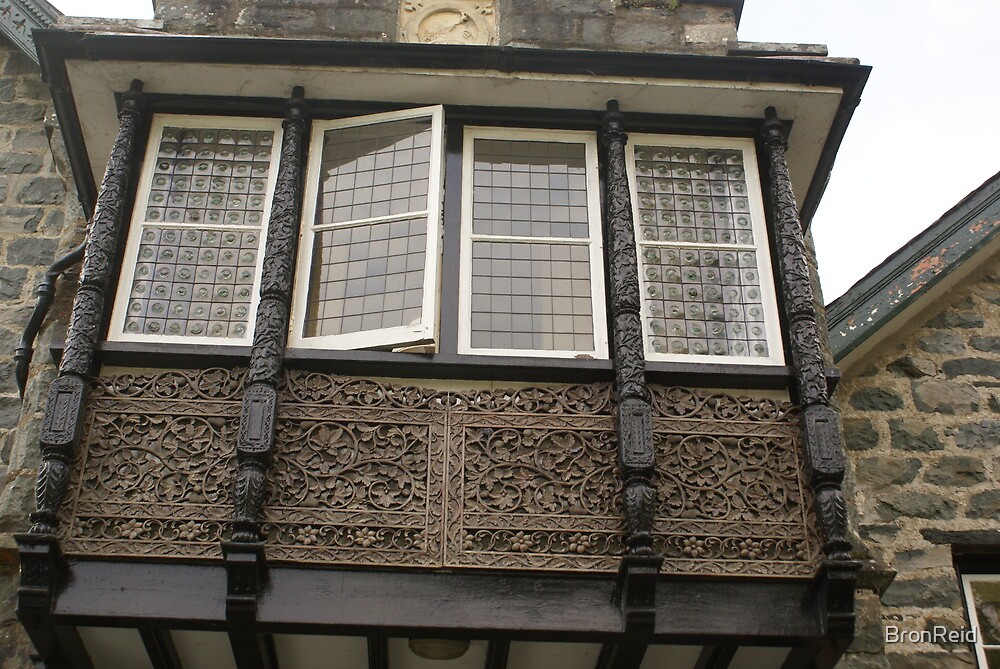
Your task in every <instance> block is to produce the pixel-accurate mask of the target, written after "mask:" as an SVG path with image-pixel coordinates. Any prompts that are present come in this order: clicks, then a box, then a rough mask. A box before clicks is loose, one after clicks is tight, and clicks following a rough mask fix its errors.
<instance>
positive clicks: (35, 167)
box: [0, 153, 42, 174]
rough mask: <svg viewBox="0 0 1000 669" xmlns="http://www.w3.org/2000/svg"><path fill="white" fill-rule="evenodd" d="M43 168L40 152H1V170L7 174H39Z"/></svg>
mask: <svg viewBox="0 0 1000 669" xmlns="http://www.w3.org/2000/svg"><path fill="white" fill-rule="evenodd" d="M41 169H42V156H41V155H40V154H37V153H0V172H4V173H5V174H37V173H38V172H39V170H41Z"/></svg>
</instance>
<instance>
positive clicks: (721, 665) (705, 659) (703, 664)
mask: <svg viewBox="0 0 1000 669" xmlns="http://www.w3.org/2000/svg"><path fill="white" fill-rule="evenodd" d="M738 649H739V646H705V648H704V649H703V650H702V651H701V655H699V656H698V661H697V662H695V664H694V669H727V668H728V667H729V663H730V662H732V661H733V656H734V655H736V651H737V650H738Z"/></svg>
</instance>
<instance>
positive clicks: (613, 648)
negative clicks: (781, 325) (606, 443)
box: [598, 100, 663, 669]
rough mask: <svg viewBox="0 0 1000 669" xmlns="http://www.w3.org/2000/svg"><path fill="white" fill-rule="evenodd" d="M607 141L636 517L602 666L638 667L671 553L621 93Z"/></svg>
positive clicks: (630, 507)
mask: <svg viewBox="0 0 1000 669" xmlns="http://www.w3.org/2000/svg"><path fill="white" fill-rule="evenodd" d="M603 126H604V132H603V134H602V141H603V144H604V150H605V175H604V178H605V208H606V218H605V235H606V238H607V253H608V259H609V263H608V264H609V270H610V271H609V275H610V283H611V286H610V310H611V337H612V347H613V354H612V362H613V364H614V368H615V388H616V393H617V399H618V425H617V428H618V460H619V466H620V468H621V473H622V499H623V502H624V506H625V520H626V523H627V525H628V536H627V538H626V545H627V546H628V555H626V556H625V557H624V558H623V559H622V565H621V569H620V571H619V580H620V584H621V602H622V617H623V620H624V624H625V639H624V641H623V642H621V643H618V644H611V645H607V646H605V648H604V650H603V651H602V653H601V658H600V660H599V662H598V666H599V667H601V668H602V669H604V668H605V667H607V668H613V669H624V668H625V667H638V666H639V664H640V663H641V662H642V658H643V656H644V655H645V652H646V647H647V645H648V643H649V641H650V639H651V638H652V633H653V629H654V627H655V619H656V601H655V592H656V576H657V573H658V572H659V570H660V565H661V564H662V563H663V558H661V557H657V556H654V555H653V517H654V515H655V513H656V487H655V484H654V476H655V473H656V463H655V455H654V452H653V420H652V413H653V412H652V407H651V405H650V402H649V388H648V387H647V385H646V360H645V353H644V352H643V344H642V317H641V315H640V302H639V299H640V298H639V260H638V257H637V256H636V244H635V226H634V223H633V221H632V198H631V195H630V193H629V184H628V173H627V172H626V169H625V143H626V142H627V141H628V135H626V134H625V120H624V117H623V116H622V114H621V112H620V111H619V109H618V102H617V101H616V100H610V101H608V111H607V113H606V114H605V115H604V122H603Z"/></svg>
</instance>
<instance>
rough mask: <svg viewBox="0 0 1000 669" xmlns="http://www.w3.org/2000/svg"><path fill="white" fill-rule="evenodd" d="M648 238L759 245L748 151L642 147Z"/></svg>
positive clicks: (641, 190)
mask: <svg viewBox="0 0 1000 669" xmlns="http://www.w3.org/2000/svg"><path fill="white" fill-rule="evenodd" d="M635 171H636V182H637V186H638V188H637V190H638V193H637V197H638V209H639V221H638V224H639V235H640V239H642V240H644V241H651V242H652V241H660V242H688V243H699V244H741V245H753V244H754V236H753V229H752V222H751V217H750V200H749V196H748V192H747V181H746V174H745V172H744V167H743V152H742V151H740V150H738V149H692V148H686V147H685V148H682V147H659V146H637V147H636V149H635Z"/></svg>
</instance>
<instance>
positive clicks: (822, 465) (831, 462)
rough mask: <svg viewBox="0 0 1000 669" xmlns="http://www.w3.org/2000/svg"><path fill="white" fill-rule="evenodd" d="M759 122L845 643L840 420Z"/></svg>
mask: <svg viewBox="0 0 1000 669" xmlns="http://www.w3.org/2000/svg"><path fill="white" fill-rule="evenodd" d="M765 119H766V120H765V121H764V124H763V126H762V132H763V135H764V147H765V151H766V153H767V165H768V177H769V179H768V181H769V206H770V210H771V216H772V217H773V223H774V228H775V236H776V240H775V241H776V247H777V252H778V263H779V267H780V270H781V284H782V293H783V297H784V300H783V309H784V312H785V318H786V320H787V322H788V333H789V339H790V341H789V344H790V347H791V354H792V364H793V366H794V367H795V374H796V385H797V387H798V395H799V403H800V404H801V405H802V410H803V423H802V430H803V435H802V436H803V442H804V444H805V455H806V466H807V468H808V472H807V473H808V479H809V483H810V486H811V487H812V491H813V496H814V497H815V500H816V503H815V508H816V514H817V517H818V520H819V526H820V531H821V532H822V534H823V554H824V556H825V561H824V573H823V576H824V579H825V580H824V585H823V587H824V589H825V591H826V596H827V611H828V624H829V627H828V630H829V631H830V633H831V634H832V635H833V636H834V637H840V638H849V637H850V636H852V635H853V632H854V582H855V578H856V573H857V568H858V565H857V563H856V562H854V561H852V560H851V557H850V551H851V543H850V541H849V540H848V538H847V504H846V501H845V499H844V492H843V489H842V487H841V486H842V484H843V480H844V467H845V455H844V440H843V437H842V436H841V431H840V415H839V413H838V412H837V410H836V409H835V408H833V407H831V406H830V403H829V400H830V398H829V395H828V392H827V385H826V374H825V365H824V361H823V353H822V350H821V348H820V347H821V343H822V340H821V339H820V337H821V336H825V335H823V334H821V333H820V329H819V326H818V325H817V320H816V308H815V304H814V302H813V298H814V295H813V290H812V284H811V282H810V269H809V263H808V260H807V258H806V247H805V236H804V234H803V231H802V225H801V223H800V221H799V214H798V207H797V206H796V204H795V195H794V193H793V192H792V182H791V178H790V176H789V174H788V165H787V162H786V160H785V149H786V147H787V129H786V127H785V124H784V123H782V122H781V121H780V120H779V119H778V117H777V112H776V111H775V109H774V107H768V108H767V110H766V112H765Z"/></svg>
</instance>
